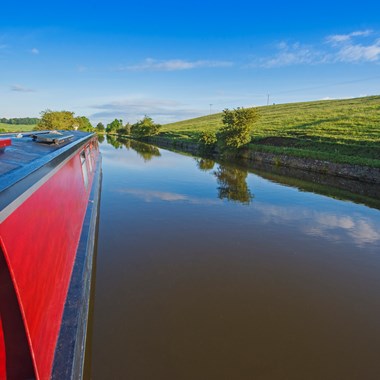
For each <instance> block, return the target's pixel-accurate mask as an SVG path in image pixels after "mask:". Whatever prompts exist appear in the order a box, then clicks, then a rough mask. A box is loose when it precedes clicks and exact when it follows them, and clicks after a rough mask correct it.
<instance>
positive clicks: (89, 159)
mask: <svg viewBox="0 0 380 380" xmlns="http://www.w3.org/2000/svg"><path fill="white" fill-rule="evenodd" d="M91 156H92V154H91V153H90V148H89V147H87V148H86V158H87V161H88V166H89V167H90V173H92V157H91Z"/></svg>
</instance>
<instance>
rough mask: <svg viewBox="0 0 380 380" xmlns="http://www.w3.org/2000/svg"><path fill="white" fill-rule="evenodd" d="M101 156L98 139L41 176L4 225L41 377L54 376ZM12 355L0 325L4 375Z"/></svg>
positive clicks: (0, 230)
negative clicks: (53, 371)
mask: <svg viewBox="0 0 380 380" xmlns="http://www.w3.org/2000/svg"><path fill="white" fill-rule="evenodd" d="M83 155H85V160H86V161H85V162H84V156H83ZM98 155H99V152H98V145H97V141H96V139H95V138H93V139H92V140H90V141H88V142H87V143H86V144H85V145H83V146H82V147H80V149H79V150H77V151H76V152H74V153H73V154H72V155H71V156H70V157H68V158H67V159H66V160H65V161H64V163H62V165H61V167H59V169H58V170H57V171H56V172H55V173H54V174H53V175H52V176H50V178H48V179H47V180H46V181H40V184H39V186H38V188H37V189H35V191H33V192H31V194H30V195H28V196H27V199H25V200H24V201H23V202H22V203H21V204H20V205H18V207H17V208H16V209H15V210H14V211H13V212H12V213H11V214H10V215H9V216H8V217H7V218H6V219H5V220H4V221H3V222H2V223H1V225H0V244H1V250H2V252H3V254H4V257H5V261H6V264H7V266H8V270H9V272H10V275H11V278H12V281H13V286H14V290H15V293H16V296H17V301H18V303H19V308H20V312H21V316H22V320H23V323H24V328H25V333H26V338H27V341H28V345H29V350H30V355H31V360H32V363H33V367H34V372H35V373H34V376H35V377H36V378H37V379H41V380H45V379H49V378H50V376H51V372H52V366H53V360H54V355H55V350H56V345H57V339H58V336H59V331H60V327H61V321H62V315H63V310H64V306H65V302H66V297H67V292H68V287H69V283H70V278H71V274H72V270H73V265H74V261H75V257H76V252H77V248H78V243H79V239H80V236H81V231H82V225H83V220H84V216H85V213H86V209H87V205H88V201H89V193H90V190H91V186H92V181H93V177H94V169H95V167H96V165H97V161H98ZM83 165H84V167H83ZM6 355H7V348H6V346H5V344H4V338H3V331H2V328H0V379H2V378H5V375H6V371H7V368H6V364H5V363H6ZM20 365H22V364H21V363H20Z"/></svg>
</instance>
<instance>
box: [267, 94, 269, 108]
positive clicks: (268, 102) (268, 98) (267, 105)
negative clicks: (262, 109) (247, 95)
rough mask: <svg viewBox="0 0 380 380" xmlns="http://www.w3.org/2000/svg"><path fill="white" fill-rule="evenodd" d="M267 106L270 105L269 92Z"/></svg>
mask: <svg viewBox="0 0 380 380" xmlns="http://www.w3.org/2000/svg"><path fill="white" fill-rule="evenodd" d="M267 106H269V94H268V99H267Z"/></svg>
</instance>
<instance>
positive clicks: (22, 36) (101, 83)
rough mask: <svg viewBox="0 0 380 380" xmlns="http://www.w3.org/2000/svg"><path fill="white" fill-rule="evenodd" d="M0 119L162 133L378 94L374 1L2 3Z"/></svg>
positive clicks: (379, 7) (379, 11)
mask: <svg viewBox="0 0 380 380" xmlns="http://www.w3.org/2000/svg"><path fill="white" fill-rule="evenodd" d="M1 13H2V15H1V21H0V117H7V118H10V117H28V116H29V117H38V116H39V115H40V113H41V111H44V110H47V109H50V110H57V111H61V110H68V111H72V112H75V115H76V116H87V117H89V118H90V120H91V122H92V123H93V124H94V125H96V124H97V123H98V122H103V123H109V122H111V121H112V120H113V119H114V118H118V119H122V120H123V121H124V122H127V121H128V122H131V123H134V122H135V121H136V120H138V119H141V118H142V117H143V116H144V115H148V116H151V117H152V118H153V119H154V120H155V121H157V122H160V123H168V122H172V121H177V120H184V119H188V118H192V117H197V116H203V115H207V114H209V113H210V112H211V113H216V112H221V111H222V110H223V109H224V108H236V107H248V106H261V105H266V104H267V103H268V102H269V104H272V103H277V104H278V103H288V102H298V101H311V100H321V99H337V98H351V97H359V96H367V95H377V94H380V16H379V15H380V2H378V1H374V0H372V1H367V0H364V1H360V2H357V1H355V2H353V1H340V0H338V1H331V0H330V1H325V0H321V1H318V2H307V1H291V2H285V1H281V2H277V1H271V2H269V1H267V2H266V1H261V2H256V1H241V0H235V1H223V0H220V1H214V0H212V1H207V0H204V1H198V0H193V1H191V2H188V1H182V2H180V1H146V0H139V1H116V0H108V1H97V0H93V1H86V2H84V1H72V0H67V1H65V2H60V1H56V2H53V1H49V2H47V1H39V0H36V1H7V2H5V3H2V5H1Z"/></svg>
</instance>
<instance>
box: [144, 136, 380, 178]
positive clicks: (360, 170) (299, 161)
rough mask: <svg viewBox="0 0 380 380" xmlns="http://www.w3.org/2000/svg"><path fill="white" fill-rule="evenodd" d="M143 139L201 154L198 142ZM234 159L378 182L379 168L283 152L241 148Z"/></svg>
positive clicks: (157, 137)
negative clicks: (276, 152) (290, 154)
mask: <svg viewBox="0 0 380 380" xmlns="http://www.w3.org/2000/svg"><path fill="white" fill-rule="evenodd" d="M143 141H145V142H147V143H152V144H155V145H158V146H162V147H165V148H172V149H176V150H179V151H183V152H188V153H191V154H201V153H202V148H201V146H200V144H197V143H194V142H189V143H187V142H183V141H176V140H171V139H168V138H165V137H160V136H153V137H149V138H145V139H144V140H143ZM210 154H211V155H212V156H213V157H216V158H222V156H221V154H220V152H218V151H213V152H212V153H210ZM234 158H235V159H241V160H244V161H247V160H248V161H251V162H260V163H264V164H271V165H275V166H284V167H288V168H294V169H301V170H305V171H309V172H315V173H320V174H328V175H332V176H336V177H341V178H347V179H353V180H356V181H361V182H365V183H374V184H380V168H375V167H368V166H360V165H350V164H341V163H335V162H330V161H322V160H316V159H312V158H303V157H296V156H289V155H285V154H275V153H269V152H258V151H254V150H250V149H241V150H240V151H238V152H237V153H236V156H235V157H234Z"/></svg>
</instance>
